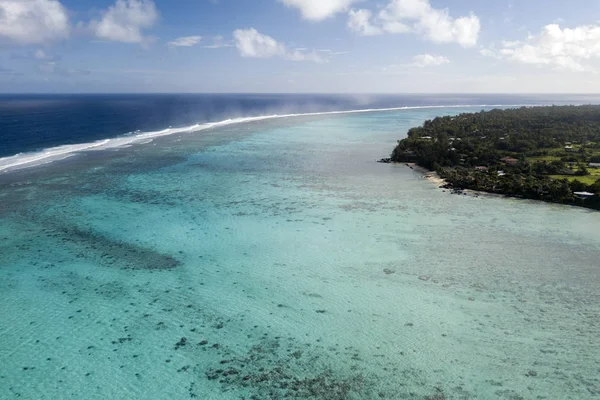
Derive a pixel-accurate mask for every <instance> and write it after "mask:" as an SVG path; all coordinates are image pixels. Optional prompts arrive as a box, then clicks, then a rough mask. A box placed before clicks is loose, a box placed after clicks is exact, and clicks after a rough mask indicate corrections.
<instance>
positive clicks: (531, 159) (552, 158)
mask: <svg viewBox="0 0 600 400" xmlns="http://www.w3.org/2000/svg"><path fill="white" fill-rule="evenodd" d="M557 160H560V157H558V156H537V157H527V161H529V162H534V161H546V162H552V161H557Z"/></svg>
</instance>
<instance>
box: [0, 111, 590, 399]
mask: <svg viewBox="0 0 600 400" xmlns="http://www.w3.org/2000/svg"><path fill="white" fill-rule="evenodd" d="M461 111H472V109H456V108H454V109H422V110H404V111H390V112H376V113H367V114H348V115H330V116H310V117H295V118H288V119H280V120H264V121H258V122H252V123H246V124H238V125H230V126H225V127H220V128H215V129H211V130H207V131H203V132H200V133H198V134H193V133H190V134H188V133H181V134H177V135H172V136H168V137H162V138H158V139H156V140H155V141H154V142H152V143H147V144H140V145H134V146H132V147H129V148H122V149H116V150H106V151H100V152H90V153H86V154H85V155H81V156H75V157H72V158H69V159H67V160H64V161H60V162H56V163H52V164H48V165H44V166H40V167H36V168H31V169H26V170H22V171H14V172H8V173H4V174H2V175H0V201H1V204H2V207H1V208H0V293H2V298H1V300H2V301H1V302H0V320H1V321H2V323H1V326H0V357H1V358H2V363H0V398H3V399H4V398H6V399H9V398H26V399H61V398H74V399H106V398H114V399H184V398H198V399H282V398H314V399H381V398H383V399H593V398H599V397H600V341H599V340H598V339H599V332H600V292H599V288H600V257H599V254H600V214H599V213H597V212H593V211H589V210H585V209H578V208H573V207H564V206H559V205H552V204H546V203H538V202H530V201H520V200H514V199H505V198H501V197H488V196H485V197H479V198H477V197H471V196H455V195H450V194H449V193H444V192H443V191H442V190H440V189H438V188H437V187H436V186H435V185H433V184H432V183H430V182H428V181H426V180H424V179H423V177H422V175H420V174H418V173H416V172H414V171H412V170H410V169H408V168H406V167H403V166H390V165H381V164H377V163H375V160H376V159H377V158H380V157H383V156H386V154H388V153H389V152H390V151H391V150H392V148H393V146H394V145H395V141H396V140H397V139H400V138H402V137H403V136H404V135H405V132H406V131H407V129H408V128H409V127H411V126H414V125H417V124H420V123H422V122H423V121H424V120H426V119H428V118H431V117H433V116H436V115H442V114H446V115H448V114H456V113H458V112H461Z"/></svg>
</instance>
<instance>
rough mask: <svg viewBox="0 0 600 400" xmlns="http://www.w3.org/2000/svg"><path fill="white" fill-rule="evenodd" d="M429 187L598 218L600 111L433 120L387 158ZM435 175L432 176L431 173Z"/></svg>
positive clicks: (557, 109) (523, 111)
mask: <svg viewBox="0 0 600 400" xmlns="http://www.w3.org/2000/svg"><path fill="white" fill-rule="evenodd" d="M380 161H381V162H390V163H403V164H407V165H408V166H412V168H413V169H417V168H416V167H414V166H413V164H414V165H416V166H418V167H420V168H422V169H420V171H421V172H423V173H424V175H425V176H426V177H427V178H428V179H429V180H430V181H432V182H435V183H437V184H439V185H441V186H442V187H444V188H447V189H453V190H455V191H462V190H465V189H470V190H475V191H479V192H487V193H494V194H501V195H505V196H510V197H517V198H524V199H534V200H541V201H546V202H553V203H561V204H570V205H576V206H582V207H587V208H592V209H599V210H600V106H593V105H588V106H546V107H531V108H526V107H522V108H518V109H507V110H491V111H481V112H478V113H467V114H460V115H458V116H455V117H438V118H435V119H433V120H429V121H426V122H425V123H424V124H423V125H422V126H421V127H416V128H412V129H410V130H409V132H408V137H407V138H406V139H403V140H400V141H398V145H397V146H396V148H395V149H394V151H393V152H392V154H391V156H390V158H388V159H382V160H380ZM429 171H434V172H429Z"/></svg>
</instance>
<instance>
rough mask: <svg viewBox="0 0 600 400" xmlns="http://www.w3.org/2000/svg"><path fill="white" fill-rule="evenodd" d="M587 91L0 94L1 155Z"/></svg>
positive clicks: (577, 100) (548, 99) (557, 98)
mask: <svg viewBox="0 0 600 400" xmlns="http://www.w3.org/2000/svg"><path fill="white" fill-rule="evenodd" d="M598 100H600V97H599V96H593V95H569V96H567V97H565V96H562V95H543V96H542V95H519V96H516V95H366V94H361V95H282V94H154V95H148V94H98V95H97V94H89V95H81V94H77V95H68V94H65V95H55V94H44V95H0V157H6V156H12V155H15V154H18V153H23V152H35V151H40V150H42V149H47V148H50V147H55V146H60V145H66V144H79V143H88V142H92V141H96V140H100V139H105V138H114V137H118V136H122V135H127V134H131V133H133V132H135V131H141V132H147V131H155V130H161V129H166V128H169V127H185V126H190V125H194V124H201V123H205V122H218V121H222V120H225V119H228V118H238V117H250V116H262V115H273V114H291V113H313V112H328V111H346V110H359V109H372V108H390V107H420V106H450V105H533V104H586V103H594V102H597V101H598Z"/></svg>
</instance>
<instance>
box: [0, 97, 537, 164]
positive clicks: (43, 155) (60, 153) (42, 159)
mask: <svg viewBox="0 0 600 400" xmlns="http://www.w3.org/2000/svg"><path fill="white" fill-rule="evenodd" d="M537 106H539V105H537V104H466V105H461V104H455V105H428V106H403V107H388V108H367V109H360V110H346V111H323V112H312V113H297V114H274V115H262V116H256V117H241V118H234V119H226V120H223V121H219V122H206V123H203V124H195V125H191V126H188V127H184V128H168V129H163V130H160V131H154V132H142V133H138V134H137V135H133V136H119V137H116V138H111V139H102V140H98V141H94V142H89V143H80V144H72V145H62V146H56V147H49V148H47V149H44V150H41V151H39V152H30V153H19V154H16V155H14V156H9V157H4V158H0V173H2V172H8V171H11V170H16V169H22V168H27V167H34V166H36V165H40V164H48V163H49V162H52V161H57V160H59V159H65V158H67V157H68V156H70V155H73V154H76V153H84V152H87V151H98V150H107V149H118V148H123V147H125V146H128V145H131V144H134V143H140V142H144V143H150V142H151V141H152V139H154V138H156V137H161V136H168V135H174V134H176V133H186V132H187V133H192V132H198V131H203V130H207V129H211V128H216V127H221V126H227V125H233V124H242V123H247V122H256V121H263V120H267V119H282V118H296V117H310V116H323V115H342V114H359V113H374V112H386V111H403V110H420V109H438V108H440V109H441V108H475V107H537Z"/></svg>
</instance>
